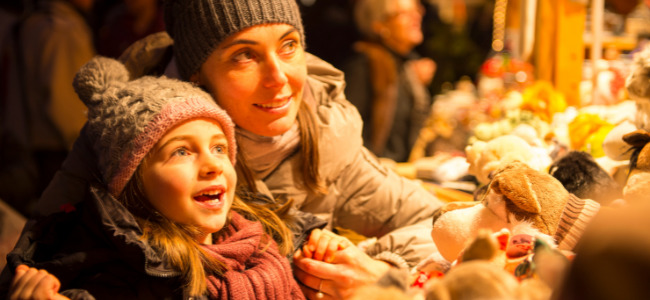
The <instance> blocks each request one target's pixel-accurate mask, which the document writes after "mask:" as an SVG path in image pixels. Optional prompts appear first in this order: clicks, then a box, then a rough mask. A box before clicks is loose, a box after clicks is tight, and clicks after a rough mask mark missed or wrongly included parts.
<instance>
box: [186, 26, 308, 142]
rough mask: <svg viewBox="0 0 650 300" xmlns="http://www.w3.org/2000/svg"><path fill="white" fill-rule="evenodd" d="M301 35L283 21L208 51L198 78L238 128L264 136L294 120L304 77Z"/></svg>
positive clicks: (245, 32) (242, 33) (282, 129)
mask: <svg viewBox="0 0 650 300" xmlns="http://www.w3.org/2000/svg"><path fill="white" fill-rule="evenodd" d="M300 38H301V37H300V33H299V32H298V30H296V29H295V28H294V27H293V26H291V25H287V24H265V25H257V26H253V27H250V28H247V29H244V30H242V31H240V32H238V33H236V34H234V35H232V36H230V37H228V38H227V39H226V40H225V41H223V42H222V43H221V44H220V45H219V47H218V48H217V49H216V50H215V51H214V52H212V54H211V55H210V56H209V57H208V59H207V60H206V62H205V63H204V64H203V65H202V66H201V69H200V71H199V74H198V81H199V83H200V84H201V85H204V86H205V87H206V88H207V89H208V91H210V93H212V96H213V97H214V98H215V99H216V101H217V103H218V104H219V105H220V106H221V107H222V108H223V109H225V110H226V111H227V112H228V114H229V115H230V117H231V118H232V119H233V121H234V122H235V124H237V126H239V127H241V128H244V129H246V130H248V131H250V132H253V133H255V134H258V135H263V136H275V135H279V134H282V133H284V132H286V131H287V130H288V129H289V128H291V126H292V125H293V124H294V122H295V121H296V115H297V113H298V107H299V106H300V102H301V101H302V95H303V87H304V84H305V80H306V78H307V65H306V63H305V51H304V49H303V47H302V44H301V40H300ZM193 79H195V78H193Z"/></svg>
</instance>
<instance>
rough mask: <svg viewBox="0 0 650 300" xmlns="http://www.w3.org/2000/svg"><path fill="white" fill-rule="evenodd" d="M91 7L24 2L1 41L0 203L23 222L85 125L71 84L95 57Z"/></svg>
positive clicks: (87, 1)
mask: <svg viewBox="0 0 650 300" xmlns="http://www.w3.org/2000/svg"><path fill="white" fill-rule="evenodd" d="M93 4H94V0H37V1H25V2H23V5H24V11H23V12H22V16H20V17H19V18H17V21H16V22H14V23H13V24H11V25H10V26H11V28H10V29H9V31H8V32H9V34H7V35H6V38H7V40H6V43H4V42H3V45H4V46H6V47H5V48H4V49H3V61H2V66H1V67H0V69H1V70H2V74H1V75H0V77H1V79H2V84H3V86H2V87H3V89H2V91H1V92H2V98H3V102H2V111H1V113H2V116H1V121H2V125H1V126H2V127H1V129H2V131H1V133H2V146H1V147H0V148H1V149H2V151H0V152H2V153H0V198H2V199H3V200H5V201H6V202H8V203H9V204H10V205H12V206H13V207H15V208H16V209H17V210H19V211H20V212H21V213H23V214H24V215H26V216H29V215H30V214H31V212H32V207H31V206H32V205H33V203H34V202H35V201H34V200H35V199H36V198H38V197H39V196H40V193H41V191H42V190H43V189H44V188H45V186H46V185H47V184H48V183H49V181H50V180H51V178H52V177H53V175H54V173H55V172H56V171H57V170H58V169H59V167H60V165H61V162H62V161H63V160H64V159H65V157H66V155H67V153H68V150H69V149H70V148H71V146H72V143H73V142H74V140H75V139H76V138H77V136H78V134H79V131H80V129H81V127H82V126H83V124H84V122H85V121H86V116H85V107H84V105H83V103H82V102H81V101H79V99H78V98H77V94H75V92H74V90H73V88H72V79H73V77H74V75H75V73H76V72H77V70H79V68H80V67H81V66H82V65H83V64H84V63H86V61H88V60H89V59H90V58H92V57H93V56H94V55H95V49H94V46H93V35H92V30H91V28H90V26H89V24H88V16H89V15H90V12H91V10H92V7H93Z"/></svg>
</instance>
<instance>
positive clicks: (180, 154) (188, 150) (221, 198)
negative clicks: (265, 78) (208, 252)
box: [142, 119, 237, 242]
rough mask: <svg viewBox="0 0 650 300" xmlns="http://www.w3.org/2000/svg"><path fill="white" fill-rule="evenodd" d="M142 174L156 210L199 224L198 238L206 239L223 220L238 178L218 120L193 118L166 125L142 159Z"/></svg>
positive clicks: (170, 217) (219, 226) (149, 198)
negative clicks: (170, 126) (160, 136)
mask: <svg viewBox="0 0 650 300" xmlns="http://www.w3.org/2000/svg"><path fill="white" fill-rule="evenodd" d="M142 179H143V180H142V181H143V185H144V191H145V194H146V196H147V199H148V200H149V202H150V203H151V205H152V206H153V207H154V208H155V209H157V210H158V211H159V212H160V213H161V214H163V215H164V216H165V217H167V218H169V219H170V220H172V221H174V222H177V223H181V224H187V225H194V226H197V227H199V228H200V229H201V230H202V231H203V233H204V234H203V235H202V236H199V237H197V240H198V241H199V242H209V241H210V240H209V237H210V234H211V233H214V232H217V231H219V230H221V228H223V226H224V224H225V223H226V219H227V215H228V211H229V210H230V207H231V205H232V201H233V199H234V195H235V185H236V183H237V175H236V173H235V169H234V167H233V165H232V163H231V162H230V159H229V158H228V140H227V139H226V136H225V135H224V133H223V131H222V130H221V126H220V125H219V123H217V122H216V121H214V120H210V119H195V120H191V121H188V122H185V123H182V124H181V125H179V126H176V127H174V128H172V129H171V130H169V131H168V132H167V133H166V134H165V135H164V136H163V137H162V138H161V139H160V141H158V143H157V144H156V145H155V146H154V147H153V148H152V150H151V151H150V154H149V156H147V158H146V159H145V161H144V163H143V166H142Z"/></svg>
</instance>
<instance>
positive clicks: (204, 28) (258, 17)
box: [164, 0, 305, 80]
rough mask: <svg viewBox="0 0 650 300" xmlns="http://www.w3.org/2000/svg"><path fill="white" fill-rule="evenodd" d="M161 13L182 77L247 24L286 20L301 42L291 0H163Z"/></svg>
mask: <svg viewBox="0 0 650 300" xmlns="http://www.w3.org/2000/svg"><path fill="white" fill-rule="evenodd" d="M164 16H165V29H166V30H167V33H169V35H170V36H171V37H172V39H174V57H175V58H176V64H177V66H178V70H179V72H180V75H181V78H183V79H184V80H188V79H189V78H190V76H192V74H194V73H196V72H198V71H199V68H200V67H201V65H202V64H203V63H204V62H205V61H206V60H207V59H208V56H210V53H212V51H213V50H214V49H216V48H217V46H218V45H219V44H220V43H221V42H222V41H223V40H225V39H226V38H227V37H229V36H230V35H233V34H235V33H237V32H239V31H242V30H243V29H246V28H248V27H251V26H255V25H261V24H271V23H284V24H289V25H292V26H293V27H295V28H296V29H298V31H299V32H300V36H301V38H302V40H303V45H304V40H305V35H304V30H303V26H302V20H301V18H300V10H299V9H298V4H297V3H296V1H295V0H230V1H221V0H219V1H217V0H166V1H164Z"/></svg>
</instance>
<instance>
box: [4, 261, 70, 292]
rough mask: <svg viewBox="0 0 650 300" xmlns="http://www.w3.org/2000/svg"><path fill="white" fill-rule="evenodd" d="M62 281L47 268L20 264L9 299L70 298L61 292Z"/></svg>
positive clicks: (12, 283)
mask: <svg viewBox="0 0 650 300" xmlns="http://www.w3.org/2000/svg"><path fill="white" fill-rule="evenodd" d="M60 287H61V283H60V282H59V279H57V278H56V277H54V275H52V274H50V273H48V272H47V271H45V270H38V269H36V268H30V267H28V266H26V265H20V266H18V267H17V268H16V275H15V276H14V279H13V281H12V282H11V287H10V289H9V299H12V300H17V299H54V300H61V299H68V298H66V297H65V296H63V295H61V294H59V293H58V292H59V288H60Z"/></svg>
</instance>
